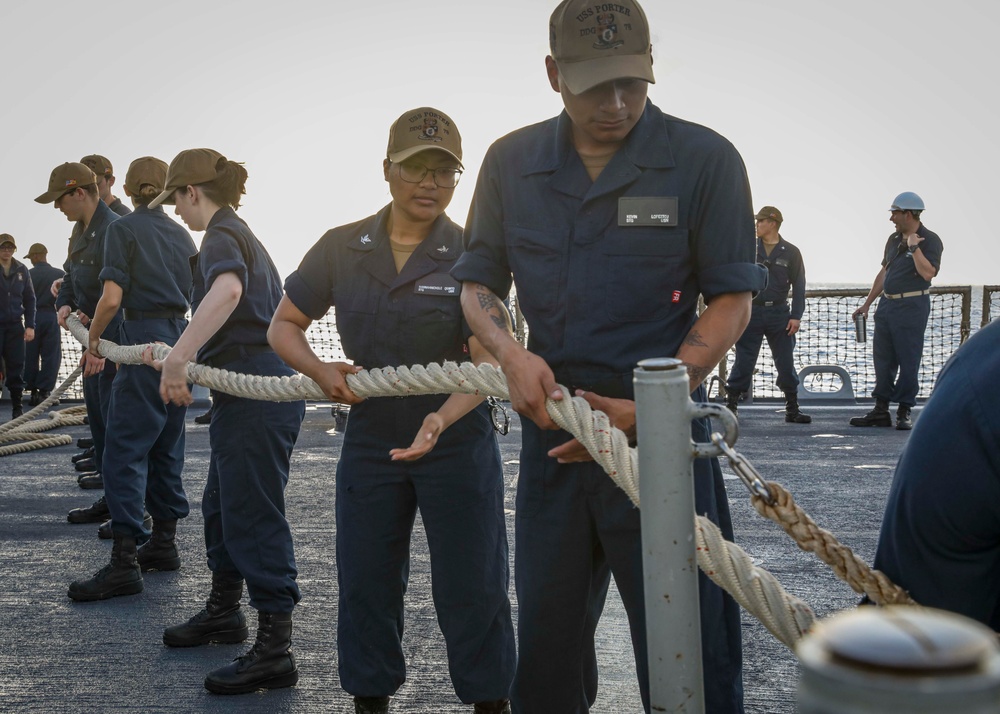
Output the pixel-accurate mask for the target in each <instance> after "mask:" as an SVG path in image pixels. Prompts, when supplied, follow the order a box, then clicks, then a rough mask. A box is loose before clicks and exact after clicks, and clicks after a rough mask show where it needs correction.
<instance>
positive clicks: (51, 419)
mask: <svg viewBox="0 0 1000 714" xmlns="http://www.w3.org/2000/svg"><path fill="white" fill-rule="evenodd" d="M82 372H83V370H82V369H81V368H80V367H77V368H76V369H75V370H74V371H73V373H72V374H71V375H69V376H68V377H67V378H66V379H65V380H63V383H62V384H60V385H59V386H58V387H57V388H55V389H53V390H52V393H51V394H49V396H48V397H46V398H45V399H44V400H43V401H42V402H41V403H39V404H38V406H35V407H33V408H31V409H30V410H28V411H27V412H25V413H24V414H22V415H21V416H19V417H17V418H15V419H11V420H10V421H9V422H7V423H6V424H3V425H0V444H9V445H8V446H0V456H10V455H12V454H23V453H25V452H27V451H35V450H37V449H47V448H50V447H53V446H68V445H69V444H72V443H73V437H72V436H69V435H68V434H50V435H48V436H39V435H38V432H41V431H49V430H51V429H57V428H60V427H64V426H79V425H80V424H83V423H84V422H83V418H84V416H85V415H86V413H87V408H86V407H84V406H82V405H80V406H73V407H67V408H66V409H60V410H59V411H57V412H51V413H49V414H46V415H45V418H44V419H40V420H37V421H34V420H35V419H36V417H41V416H42V413H43V412H44V411H45V410H46V409H48V408H49V407H50V406H52V405H53V404H56V403H58V402H59V397H60V396H62V394H63V393H64V392H65V391H66V390H67V389H69V387H70V386H72V384H73V382H75V381H76V380H77V378H78V377H79V376H80V374H81V373H82Z"/></svg>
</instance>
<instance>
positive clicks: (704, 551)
mask: <svg viewBox="0 0 1000 714" xmlns="http://www.w3.org/2000/svg"><path fill="white" fill-rule="evenodd" d="M67 325H68V326H69V328H70V331H71V332H72V333H73V335H74V337H76V339H77V340H79V341H80V342H81V343H82V344H83V345H85V346H86V345H87V344H88V334H87V329H86V328H85V327H84V326H83V325H82V324H81V323H80V322H79V321H78V320H76V318H75V317H72V316H70V318H68V319H67ZM149 348H152V352H153V356H154V357H155V358H156V359H157V360H163V359H164V358H165V357H166V356H167V354H169V352H170V347H168V346H166V345H162V344H156V345H131V346H121V345H116V344H115V343H113V342H110V341H108V340H101V341H100V345H99V347H98V349H99V351H100V353H101V354H102V355H104V356H105V357H107V358H108V359H110V360H112V361H114V362H117V363H118V364H143V359H142V355H143V352H145V351H146V350H147V349H149ZM187 378H188V380H189V381H191V382H193V383H195V384H200V385H202V386H205V387H208V388H210V389H214V390H216V391H220V392H225V393H226V394H231V395H234V396H238V397H243V398H247V399H264V400H267V401H297V400H300V399H315V400H326V399H329V395H327V394H325V393H324V392H323V390H322V389H320V387H319V385H318V384H316V382H314V381H313V380H312V379H310V378H309V377H306V376H305V375H301V374H296V375H293V376H289V377H262V376H259V375H241V374H237V373H234V372H228V371H226V370H222V369H217V368H214V367H208V366H206V365H199V364H195V363H191V362H189V363H188V365H187ZM346 380H347V385H348V387H350V389H351V391H353V392H354V393H355V394H357V395H358V396H359V397H363V398H369V397H385V396H412V395H419V394H441V393H455V392H460V393H463V394H476V395H480V396H493V397H499V398H502V399H509V398H510V395H509V393H508V391H507V384H506V379H505V378H504V376H503V372H502V371H501V370H499V369H497V368H495V367H493V366H492V365H488V364H482V365H478V366H477V365H473V364H471V363H468V362H466V363H461V364H458V363H455V362H445V363H444V364H436V363H432V364H429V365H426V366H422V365H413V366H411V367H405V366H400V367H385V368H382V369H371V370H362V371H361V372H358V373H357V374H354V375H348V376H347V378H346ZM560 389H562V392H563V394H569V390H567V389H565V388H564V387H561V386H560ZM546 411H547V412H548V413H549V416H551V417H552V420H553V421H554V422H555V423H556V424H558V425H559V426H560V427H561V428H563V429H565V430H566V431H568V432H570V433H571V434H573V435H574V436H575V437H576V438H577V439H578V440H579V441H580V443H581V444H583V445H584V446H585V447H586V449H587V451H588V452H589V453H590V454H591V456H592V457H593V458H594V460H595V461H597V463H599V464H600V465H601V466H602V468H604V470H605V471H607V473H608V475H609V476H610V477H611V478H612V480H613V481H614V482H615V484H616V485H618V487H619V488H621V489H622V490H623V491H625V493H626V494H627V495H628V497H629V498H630V499H631V501H632V502H633V503H634V504H635V505H636V507H638V506H639V468H638V454H637V452H636V450H635V449H632V448H630V447H629V446H628V437H626V435H625V434H624V433H623V432H622V431H621V430H619V429H616V428H615V427H613V426H612V425H611V423H610V421H609V419H608V417H607V415H606V414H604V413H603V412H600V411H595V410H594V409H592V408H591V406H590V405H589V404H588V403H587V401H586V400H585V399H583V398H582V397H571V398H569V399H562V400H560V401H555V400H552V399H549V400H547V401H546ZM771 489H772V493H784V494H786V495H787V491H784V489H781V488H780V487H777V484H771ZM789 502H791V504H790V505H789ZM753 503H754V507H755V508H756V509H757V510H758V512H760V513H761V514H762V515H765V516H766V517H768V518H770V519H772V520H775V521H776V522H778V523H779V524H780V525H782V528H784V529H785V531H786V532H787V533H788V534H789V535H791V536H792V537H793V538H794V539H795V540H796V543H798V544H799V547H800V548H803V549H804V550H812V551H813V552H816V553H817V555H819V557H820V558H821V559H822V560H823V561H824V562H825V563H827V564H828V565H831V567H833V569H834V572H835V573H837V575H838V576H839V577H841V579H844V580H845V581H846V582H848V584H849V585H851V587H852V588H853V589H854V590H855V591H856V592H866V593H868V595H869V597H871V598H872V600H874V601H875V602H876V603H879V604H883V603H885V602H912V601H910V600H909V598H908V597H907V598H906V599H905V600H904V599H902V598H901V597H900V596H899V595H898V592H902V591H901V590H900V589H899V588H897V587H896V586H895V585H892V583H890V582H889V581H888V579H887V578H886V577H885V576H884V575H883V574H881V573H878V571H871V569H870V568H867V566H865V565H864V564H863V563H862V562H861V561H860V560H858V559H857V557H856V556H854V555H853V553H852V552H851V550H850V549H849V548H847V547H846V546H843V545H841V544H840V543H838V542H837V541H836V539H835V538H834V537H833V536H832V535H831V534H830V533H829V532H827V531H825V530H823V529H821V528H818V526H816V525H815V522H813V521H812V519H810V518H809V516H808V515H806V514H805V513H804V512H802V511H801V509H798V508H797V506H795V505H794V501H791V496H790V495H787V499H779V500H778V501H777V502H776V505H774V506H771V507H768V506H767V504H766V503H764V501H763V500H762V499H760V498H759V497H753ZM765 511H767V513H765ZM786 524H787V527H786ZM809 524H811V526H812V527H811V528H810V527H809ZM695 532H696V552H697V556H698V565H699V567H700V568H701V569H702V570H703V571H704V572H705V573H706V575H708V577H709V578H711V579H712V580H713V581H714V582H716V583H717V584H718V585H719V586H720V587H722V588H723V589H725V590H726V591H727V592H729V593H730V594H731V595H732V596H733V598H734V599H735V600H736V601H737V602H739V603H740V604H741V605H742V606H743V607H744V608H746V609H747V611H749V612H750V613H751V614H753V615H754V616H755V617H756V618H757V619H758V620H760V621H761V623H763V624H764V626H765V627H766V628H767V629H768V630H769V631H770V632H771V633H772V634H774V636H775V637H777V638H778V639H779V640H780V641H781V642H783V643H784V644H785V645H787V646H789V647H794V643H795V642H796V641H797V640H798V639H799V638H801V637H802V635H803V634H804V633H806V632H808V631H809V629H810V628H811V626H812V624H813V622H814V620H815V615H814V614H813V612H812V610H811V609H810V608H809V606H808V605H807V604H805V603H804V602H803V601H802V600H799V599H798V598H796V597H794V596H791V595H789V594H788V593H787V592H785V591H784V590H783V589H782V587H781V585H780V583H778V581H777V579H775V578H774V576H773V575H771V574H770V573H768V572H767V571H766V570H764V569H762V568H758V567H757V566H755V565H753V563H752V561H751V560H750V558H749V556H747V554H746V553H745V552H744V551H743V549H742V548H740V547H739V546H738V545H736V544H735V543H732V542H731V541H726V540H725V539H724V538H723V537H722V534H721V532H720V531H719V529H718V527H717V526H716V525H715V524H714V523H712V522H711V521H709V520H708V519H706V518H704V517H702V516H696V521H695ZM799 538H802V539H803V540H802V541H800V540H799ZM806 543H808V544H810V546H809V547H807V546H806V545H804V544H806ZM812 543H822V548H818V547H817V548H814V547H812V546H811V544H812ZM864 570H867V571H868V573H869V579H868V580H866V579H864V578H859V574H861V573H862V572H863V571H864ZM848 578H851V579H848ZM869 580H873V581H874V582H875V583H877V584H878V586H877V587H875V586H871V585H870V584H869ZM859 582H861V583H863V584H862V585H861V586H860V587H861V588H862V589H859V586H857V585H856V584H855V583H859ZM893 588H895V590H896V591H898V592H897V593H896V594H893V590H892V589H893ZM903 596H905V593H903Z"/></svg>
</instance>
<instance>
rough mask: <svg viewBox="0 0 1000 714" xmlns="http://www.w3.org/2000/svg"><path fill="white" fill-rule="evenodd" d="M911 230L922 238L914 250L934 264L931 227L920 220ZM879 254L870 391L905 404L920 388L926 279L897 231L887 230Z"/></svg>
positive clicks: (927, 309)
mask: <svg viewBox="0 0 1000 714" xmlns="http://www.w3.org/2000/svg"><path fill="white" fill-rule="evenodd" d="M917 235H918V236H921V237H922V238H923V239H924V240H922V241H921V242H920V252H921V253H923V254H924V257H925V258H927V260H928V262H929V263H930V264H931V265H933V266H934V267H935V268H940V267H941V252H942V251H943V250H944V246H943V245H942V244H941V239H940V238H939V237H938V235H937V233H934V232H932V231H929V230H927V228H925V227H924V225H923V224H922V223H921V224H920V227H919V228H917ZM883 256H884V257H883V258H882V266H883V267H884V268H885V282H884V283H883V286H882V297H881V298H880V299H879V301H878V307H876V308H875V333H874V335H873V336H872V359H873V361H874V366H875V388H874V389H873V390H872V396H873V397H875V399H881V400H883V401H886V402H898V403H899V406H901V407H906V408H911V407H913V405H914V404H916V402H917V393H918V392H919V391H920V380H919V377H920V358H921V357H922V356H923V353H924V331H925V330H926V329H927V318H928V317H929V316H930V314H931V298H930V295H929V294H928V291H929V290H930V287H931V282H930V281H929V280H925V279H924V278H923V276H921V275H920V273H918V272H917V269H916V267H915V266H914V264H913V255H912V254H911V253H909V252H908V251H907V249H906V238H905V237H904V236H903V235H902V234H901V233H893V234H892V235H891V236H889V240H888V241H886V244H885V251H884V252H883ZM897 375H898V377H897Z"/></svg>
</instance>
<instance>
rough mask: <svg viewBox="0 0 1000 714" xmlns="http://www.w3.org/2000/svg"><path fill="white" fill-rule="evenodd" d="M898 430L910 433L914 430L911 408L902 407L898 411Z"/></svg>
mask: <svg viewBox="0 0 1000 714" xmlns="http://www.w3.org/2000/svg"><path fill="white" fill-rule="evenodd" d="M896 428H897V429H899V430H900V431H909V430H910V429H912V428H913V422H912V421H910V408H909V407H903V406H901V407H899V409H897V410H896Z"/></svg>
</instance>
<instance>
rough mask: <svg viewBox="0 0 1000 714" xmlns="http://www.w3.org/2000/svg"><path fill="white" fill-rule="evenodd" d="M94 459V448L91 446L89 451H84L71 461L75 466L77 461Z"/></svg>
mask: <svg viewBox="0 0 1000 714" xmlns="http://www.w3.org/2000/svg"><path fill="white" fill-rule="evenodd" d="M92 458H94V447H93V446H91V447H90V448H89V449H84V450H83V451H81V452H80V453H79V454H77V455H76V456H74V457H73V458H72V459H71V461H72V462H73V463H74V464H75V463H76V462H77V461H83V460H84V459H92Z"/></svg>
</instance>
